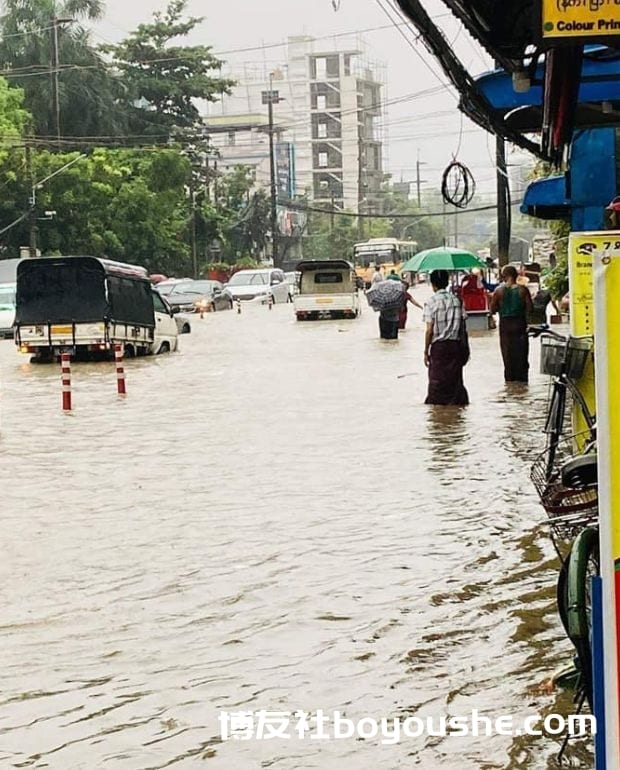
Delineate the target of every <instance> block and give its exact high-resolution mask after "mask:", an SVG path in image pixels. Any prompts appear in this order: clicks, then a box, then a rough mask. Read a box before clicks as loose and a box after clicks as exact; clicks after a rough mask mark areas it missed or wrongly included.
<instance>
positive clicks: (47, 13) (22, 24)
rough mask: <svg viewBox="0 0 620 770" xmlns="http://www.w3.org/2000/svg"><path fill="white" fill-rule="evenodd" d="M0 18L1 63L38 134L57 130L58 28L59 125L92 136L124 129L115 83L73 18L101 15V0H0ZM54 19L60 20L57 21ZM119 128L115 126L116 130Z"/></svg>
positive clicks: (63, 131)
mask: <svg viewBox="0 0 620 770" xmlns="http://www.w3.org/2000/svg"><path fill="white" fill-rule="evenodd" d="M3 9H4V14H3V15H2V17H1V18H0V67H3V68H5V69H11V70H12V71H13V72H14V73H15V74H14V75H13V74H12V75H11V82H12V83H13V84H15V85H18V86H20V87H21V88H22V89H23V90H24V93H25V104H26V107H27V108H28V109H29V110H30V112H31V113H32V115H33V130H34V132H35V134H36V135H37V136H40V137H48V136H56V134H57V125H56V110H55V96H54V93H55V77H54V72H53V71H52V70H51V68H52V66H53V64H54V48H55V43H54V41H55V28H56V30H57V34H58V51H59V61H60V68H59V70H60V71H59V72H58V75H57V77H58V86H59V103H60V117H61V120H60V130H61V134H62V135H64V136H87V135H88V136H93V135H105V134H111V133H115V132H116V131H118V130H119V129H123V130H124V118H123V113H122V110H121V109H120V108H119V107H118V97H119V94H120V91H119V83H118V82H117V81H116V80H115V78H114V77H113V76H112V75H111V73H110V72H109V71H108V69H107V67H106V64H105V62H104V60H103V59H102V57H101V56H100V54H99V53H98V52H97V50H96V48H95V47H94V46H93V45H92V42H91V37H90V33H89V32H88V31H87V30H86V29H85V28H84V27H83V26H82V25H81V24H79V23H78V22H79V21H80V20H85V21H96V20H98V19H100V18H101V17H102V15H103V9H104V4H103V3H102V2H101V0H65V2H58V1H57V0H4V3H3ZM57 20H63V21H62V23H60V22H59V21H57ZM119 132H120V131H119Z"/></svg>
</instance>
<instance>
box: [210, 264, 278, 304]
mask: <svg viewBox="0 0 620 770" xmlns="http://www.w3.org/2000/svg"><path fill="white" fill-rule="evenodd" d="M225 289H226V290H227V292H228V294H229V295H230V296H231V297H232V299H233V300H237V299H239V300H251V299H254V300H257V301H261V302H268V301H269V297H270V296H271V297H272V298H273V302H274V303H278V302H290V298H291V287H290V285H289V284H288V283H287V282H286V279H285V277H284V273H283V272H282V270H278V269H277V268H273V267H269V268H265V269H261V270H239V272H238V273H235V274H234V275H233V276H232V278H231V279H230V281H229V282H228V283H227V284H226V286H225Z"/></svg>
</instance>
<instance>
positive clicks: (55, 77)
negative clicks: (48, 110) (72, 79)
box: [50, 16, 73, 141]
mask: <svg viewBox="0 0 620 770" xmlns="http://www.w3.org/2000/svg"><path fill="white" fill-rule="evenodd" d="M72 22H73V19H59V18H57V17H56V16H54V17H53V18H52V19H51V27H52V29H51V33H52V59H51V62H50V64H51V74H52V92H53V95H54V120H55V126H54V127H55V129H56V137H57V139H58V141H60V138H61V136H62V132H61V127H60V81H59V74H60V33H59V30H60V25H61V24H71V23H72Z"/></svg>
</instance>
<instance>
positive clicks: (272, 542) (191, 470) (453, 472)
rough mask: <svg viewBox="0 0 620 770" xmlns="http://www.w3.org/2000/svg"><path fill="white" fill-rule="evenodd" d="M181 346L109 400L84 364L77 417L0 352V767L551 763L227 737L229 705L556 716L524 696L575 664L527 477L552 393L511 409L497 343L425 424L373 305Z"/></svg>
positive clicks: (538, 758) (533, 768) (231, 323)
mask: <svg viewBox="0 0 620 770" xmlns="http://www.w3.org/2000/svg"><path fill="white" fill-rule="evenodd" d="M194 326H195V330H194V333H193V334H192V335H190V336H189V337H183V338H182V352H181V353H180V354H179V355H173V356H168V357H159V358H157V359H154V360H148V361H145V360H141V361H131V362H128V365H127V371H128V375H127V376H128V396H127V398H126V399H125V400H119V399H118V397H117V396H116V392H115V388H116V386H115V379H114V369H113V365H112V364H109V365H107V364H99V365H82V366H78V365H76V366H75V367H74V389H75V392H74V405H75V411H74V412H73V413H72V415H70V416H67V415H63V414H62V413H61V411H60V378H59V371H58V369H57V368H56V367H41V366H31V365H29V364H27V363H24V360H23V359H21V358H19V357H18V356H17V355H16V354H15V353H14V351H13V349H12V347H11V344H10V343H4V344H2V345H0V367H1V369H0V374H1V378H2V379H1V383H0V393H1V396H0V398H1V407H2V411H1V414H0V420H1V422H0V430H1V434H0V481H1V482H2V486H1V489H2V503H3V504H2V508H1V514H0V515H1V517H2V533H3V558H2V559H1V560H0V601H1V604H2V608H3V612H2V618H1V619H0V626H1V628H0V640H1V641H0V643H1V645H2V660H3V687H2V692H1V695H0V766H1V767H47V768H53V769H54V770H76V769H78V768H88V770H91V769H92V768H103V767H111V768H121V770H146V769H147V768H164V767H175V768H176V767H179V768H196V767H199V766H202V761H203V760H206V759H208V760H209V766H210V767H212V768H214V769H216V768H222V769H223V770H246V769H248V768H261V767H274V768H281V769H282V770H301V769H302V768H303V770H310V768H320V769H321V770H325V768H328V767H333V768H343V769H344V768H346V769H347V770H366V769H367V768H369V767H385V768H390V770H393V769H395V768H410V767H413V766H416V767H417V766H419V767H423V768H425V770H426V768H429V770H434V768H440V767H441V768H446V769H447V770H452V769H453V770H481V768H502V770H517V769H520V768H527V769H528V770H538V769H541V770H542V768H550V767H553V766H554V765H553V760H552V756H553V754H554V752H555V751H557V744H553V743H552V742H551V740H550V739H545V740H543V739H534V738H525V737H523V738H519V739H514V740H513V739H510V738H506V737H493V738H486V737H480V738H457V737H453V738H439V737H427V738H417V739H405V740H404V741H403V742H402V743H400V744H398V745H395V746H379V745H378V744H377V742H376V741H373V740H365V741H354V740H344V741H340V742H334V741H332V742H329V743H323V742H320V743H318V742H310V741H306V742H301V741H297V740H291V741H265V742H262V743H258V742H254V741H231V742H227V743H224V744H222V743H221V742H220V740H219V737H218V736H219V723H218V712H219V710H220V709H226V710H229V711H238V710H258V709H267V710H270V711H295V710H297V709H303V710H306V711H311V712H312V711H315V710H316V709H318V708H322V709H324V710H326V711H331V710H334V709H338V710H340V711H343V712H345V713H346V715H347V716H348V717H349V718H352V719H359V718H361V717H363V716H372V717H374V718H377V719H380V718H381V717H390V716H410V715H413V714H416V715H419V716H434V717H438V716H440V715H442V714H446V713H448V714H451V715H459V714H461V715H468V714H469V713H470V712H471V710H472V709H474V708H475V709H479V710H481V711H485V712H486V713H489V714H491V715H498V716H499V715H503V714H511V715H514V716H515V717H517V718H521V717H524V716H526V715H528V714H531V713H532V712H537V711H543V712H546V711H553V710H556V709H557V708H560V709H562V710H564V711H570V710H571V705H570V702H569V701H568V699H567V698H566V697H564V696H563V695H562V696H556V694H549V692H548V691H547V690H546V689H545V687H542V686H541V685H543V684H544V683H545V682H546V680H548V679H549V677H550V675H551V674H552V673H553V672H554V671H555V670H556V669H557V668H558V667H562V666H564V665H565V664H567V663H568V662H570V649H569V644H568V642H566V640H565V639H564V638H563V634H562V632H561V629H560V624H559V621H558V619H557V618H556V615H555V609H554V578H555V570H556V565H555V562H554V560H553V555H552V550H551V548H550V546H549V543H548V541H547V538H546V533H545V528H544V525H543V524H541V522H542V520H543V517H542V512H541V509H540V508H539V506H538V505H537V503H536V500H535V498H534V494H533V490H532V489H531V486H530V483H529V479H528V463H529V462H531V458H532V453H533V452H534V451H535V449H536V448H537V447H538V446H539V444H540V435H539V429H540V419H541V414H542V409H543V405H544V397H545V392H546V389H545V383H544V382H543V380H542V379H541V378H538V377H537V376H533V378H532V384H531V386H530V387H529V388H528V389H522V391H521V392H520V393H519V394H515V393H513V392H511V391H510V390H509V389H507V388H506V387H505V386H504V384H503V382H502V369H501V363H500V361H499V350H498V344H497V338H496V336H492V335H488V336H478V337H476V338H475V339H473V340H472V349H473V350H472V361H471V363H470V364H469V365H468V367H467V369H466V385H467V388H468V390H469V393H470V397H471V401H472V403H471V405H470V406H469V407H467V408H466V409H451V408H447V409H446V408H443V409H442V408H437V407H427V406H424V405H423V401H424V396H425V389H426V370H425V369H424V366H423V363H422V351H423V336H422V335H423V330H422V324H421V322H420V317H419V314H416V315H414V313H413V312H412V313H410V328H409V329H408V330H407V333H406V334H405V335H403V336H402V338H401V340H400V341H399V343H398V344H397V345H389V346H388V345H381V344H380V343H379V342H378V340H377V339H376V337H377V331H376V318H375V317H374V315H373V314H371V313H370V312H369V311H365V312H364V315H363V317H362V318H361V319H360V320H359V321H355V322H334V323H331V322H326V323H306V324H295V323H294V322H293V321H292V319H291V310H290V306H288V307H285V306H276V307H275V308H274V309H273V310H272V311H268V310H267V309H266V308H261V307H257V308H245V307H244V311H243V313H242V314H241V315H240V316H238V315H237V314H236V313H216V314H213V315H210V316H208V317H207V318H205V319H204V320H203V321H200V320H199V319H197V320H196V322H195V324H194ZM403 373H409V374H410V375H411V376H407V377H404V378H403V377H401V378H400V379H399V375H402V374H403ZM556 697H557V698H558V702H557V703H556ZM558 703H559V706H558ZM573 756H574V757H575V763H576V764H575V765H574V766H575V767H590V765H591V760H590V757H589V752H588V750H587V749H586V748H584V747H579V746H578V747H577V748H575V749H573Z"/></svg>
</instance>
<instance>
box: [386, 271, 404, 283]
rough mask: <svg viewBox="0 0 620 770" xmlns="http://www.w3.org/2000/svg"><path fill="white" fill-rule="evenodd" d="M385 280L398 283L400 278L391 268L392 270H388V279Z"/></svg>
mask: <svg viewBox="0 0 620 770" xmlns="http://www.w3.org/2000/svg"><path fill="white" fill-rule="evenodd" d="M387 280H388V281H400V280H401V278H400V276H399V275H398V273H397V272H396V270H394V268H392V269H391V270H390V274H389V275H388V277H387Z"/></svg>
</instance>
